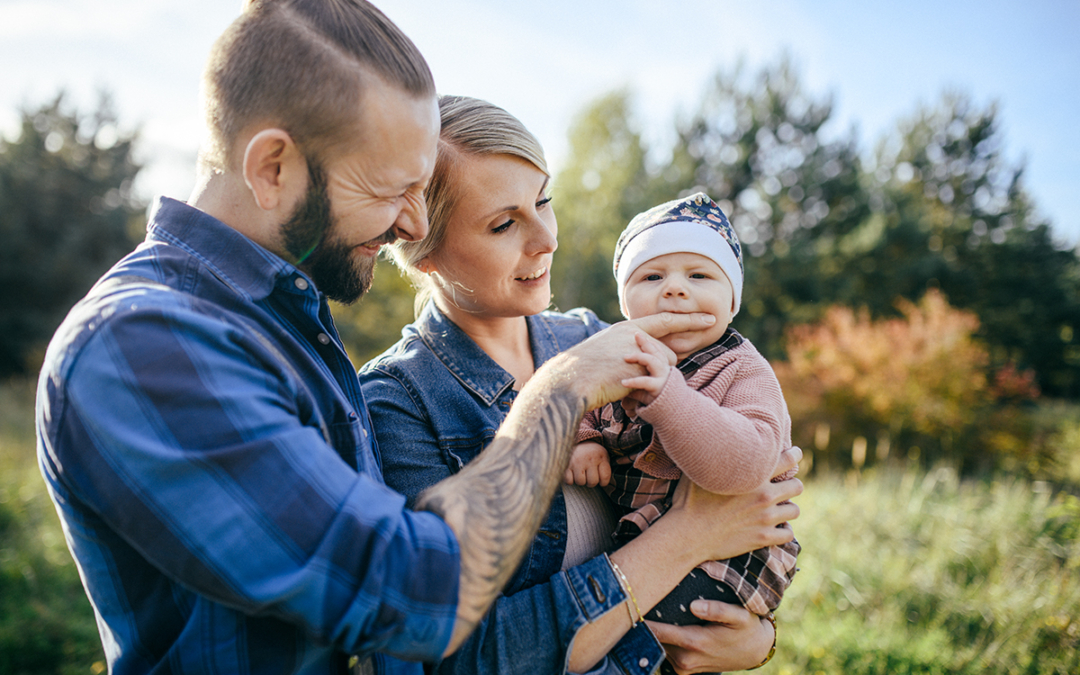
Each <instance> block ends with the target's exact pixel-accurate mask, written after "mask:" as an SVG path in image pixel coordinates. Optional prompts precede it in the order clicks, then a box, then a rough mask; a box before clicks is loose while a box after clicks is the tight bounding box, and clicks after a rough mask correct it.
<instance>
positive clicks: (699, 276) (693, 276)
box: [690, 272, 709, 279]
mask: <svg viewBox="0 0 1080 675" xmlns="http://www.w3.org/2000/svg"><path fill="white" fill-rule="evenodd" d="M690 278H691V279H708V278H709V275H707V274H705V273H704V272H694V273H693V274H691V275H690Z"/></svg>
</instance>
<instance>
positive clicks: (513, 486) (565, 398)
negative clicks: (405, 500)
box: [416, 386, 586, 648]
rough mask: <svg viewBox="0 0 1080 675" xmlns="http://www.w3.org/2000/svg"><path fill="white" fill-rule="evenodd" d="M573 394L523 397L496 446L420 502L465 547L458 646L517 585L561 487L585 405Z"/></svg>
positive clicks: (562, 390) (454, 643)
mask: <svg viewBox="0 0 1080 675" xmlns="http://www.w3.org/2000/svg"><path fill="white" fill-rule="evenodd" d="M571 389H572V387H565V386H563V387H556V388H554V389H553V390H550V391H547V392H545V393H544V395H542V396H530V397H527V398H526V397H519V398H518V401H517V403H518V404H521V405H515V406H514V407H513V408H512V410H511V413H510V415H509V416H508V417H507V419H506V421H505V422H504V423H503V425H502V427H501V428H500V430H499V433H498V435H496V437H495V440H494V441H492V443H491V445H489V446H488V447H487V448H486V449H485V450H484V452H483V453H481V455H480V456H479V457H477V458H476V459H475V460H473V461H472V462H471V463H470V464H469V465H468V466H466V467H465V468H464V469H463V470H462V471H461V472H459V473H457V474H455V475H453V476H451V477H450V478H447V479H445V480H443V481H441V482H439V483H437V484H435V485H433V486H432V487H430V488H428V489H427V490H426V491H425V492H424V493H423V494H421V495H420V497H419V499H418V500H417V504H416V508H417V509H420V510H426V511H432V512H434V513H436V514H438V515H439V516H441V517H442V518H443V519H444V520H446V522H447V523H449V524H450V526H451V527H452V528H453V529H454V531H455V534H456V535H457V537H458V542H459V545H460V548H461V586H460V591H459V594H458V596H459V602H458V610H457V623H456V624H455V628H454V637H453V638H451V647H452V648H453V647H456V646H457V644H460V642H459V640H464V638H465V637H466V636H468V634H469V633H471V632H472V630H473V629H474V628H475V627H476V625H477V624H478V623H479V622H480V620H481V619H482V618H483V617H484V614H485V613H486V612H487V610H488V608H489V607H490V606H491V603H492V602H494V601H495V598H496V597H497V596H498V595H499V593H500V592H501V591H502V589H503V586H505V585H506V583H507V582H508V581H509V580H510V576H511V574H513V572H514V570H515V569H516V568H517V566H518V563H519V562H521V558H522V557H523V556H524V555H525V552H526V551H527V550H528V548H529V545H530V543H531V542H532V539H533V537H534V536H535V535H536V531H537V529H538V528H539V527H540V523H541V522H542V521H543V518H544V516H545V515H546V514H547V510H548V507H549V506H550V503H551V497H552V495H553V494H554V493H555V490H556V489H557V488H558V486H559V485H560V484H561V480H562V475H563V472H564V471H565V470H566V466H567V463H568V462H569V458H570V452H571V450H572V448H573V446H574V435H575V433H576V431H577V427H578V424H579V423H580V421H581V417H582V415H584V413H585V405H586V401H585V399H584V398H582V397H578V396H575V395H574V394H573V393H572V392H571ZM523 398H525V400H523Z"/></svg>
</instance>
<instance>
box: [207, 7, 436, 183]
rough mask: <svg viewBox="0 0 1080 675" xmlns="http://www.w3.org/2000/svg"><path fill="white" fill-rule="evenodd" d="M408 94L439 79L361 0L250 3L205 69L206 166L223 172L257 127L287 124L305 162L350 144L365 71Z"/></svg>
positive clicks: (424, 91) (429, 91) (426, 90)
mask: <svg viewBox="0 0 1080 675" xmlns="http://www.w3.org/2000/svg"><path fill="white" fill-rule="evenodd" d="M371 74H374V75H377V76H378V77H380V78H382V79H383V80H384V81H385V82H387V83H388V84H391V85H395V86H397V87H400V88H401V89H402V90H404V91H406V92H408V93H410V94H413V95H414V96H418V97H419V96H434V95H435V83H434V80H433V79H432V77H431V71H430V70H429V69H428V65H427V62H426V61H425V60H424V57H423V56H422V55H421V54H420V51H419V50H418V49H417V48H416V45H414V44H413V43H412V41H411V40H410V39H409V38H408V37H406V36H405V34H404V33H402V32H401V30H400V29H399V28H398V27H397V26H395V25H394V24H393V23H392V22H391V21H390V20H389V19H387V18H386V16H385V15H383V13H382V12H380V11H379V10H378V9H376V8H375V7H374V6H373V5H371V4H370V3H368V2H366V1H365V0H251V1H249V2H247V3H246V4H245V7H244V11H243V13H242V14H241V16H240V17H239V18H237V19H236V21H234V22H233V24H232V25H231V26H229V28H228V29H227V30H226V31H225V33H223V34H222V35H221V37H220V38H218V40H217V42H215V43H214V47H213V49H212V50H211V52H210V58H209V60H208V61H207V64H206V70H205V72H204V73H203V106H204V111H205V114H206V123H207V127H208V130H209V139H208V141H207V143H206V145H205V146H204V147H203V149H202V152H201V153H200V161H201V162H202V163H203V165H204V168H207V169H210V170H226V169H228V168H230V167H233V166H235V165H236V163H237V162H238V161H239V159H240V158H237V157H232V156H231V154H232V153H233V152H234V151H235V149H234V148H233V147H232V146H233V144H234V143H235V141H236V139H237V137H238V135H239V134H240V133H241V132H242V131H244V130H245V129H247V128H249V127H250V126H251V125H253V124H266V125H267V126H268V127H269V126H273V127H278V128H281V129H284V130H285V131H286V132H288V133H289V135H290V136H291V137H292V139H293V141H295V142H296V144H297V145H298V146H299V147H300V148H301V150H302V152H303V153H304V154H305V156H307V157H309V158H318V159H320V160H321V159H325V158H327V155H328V153H331V152H334V151H335V149H336V150H338V151H340V150H343V149H345V148H347V147H349V145H350V144H351V143H352V142H354V141H355V140H356V139H355V136H356V135H357V132H358V130H359V127H358V122H359V115H358V112H359V109H360V97H361V94H362V88H363V81H362V80H363V78H364V77H365V75H367V76H370V75H371Z"/></svg>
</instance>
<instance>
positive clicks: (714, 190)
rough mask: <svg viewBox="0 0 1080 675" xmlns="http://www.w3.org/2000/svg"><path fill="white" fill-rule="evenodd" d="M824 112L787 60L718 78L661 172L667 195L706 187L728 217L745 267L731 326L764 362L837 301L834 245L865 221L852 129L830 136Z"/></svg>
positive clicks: (828, 108)
mask: <svg viewBox="0 0 1080 675" xmlns="http://www.w3.org/2000/svg"><path fill="white" fill-rule="evenodd" d="M831 115H832V103H831V101H830V100H829V99H827V98H826V99H821V100H815V99H814V98H813V97H811V96H809V95H808V94H807V93H806V92H804V91H803V89H802V87H801V85H800V83H799V81H798V78H797V76H796V73H795V72H794V69H793V67H792V66H791V64H790V62H789V61H788V60H787V59H783V60H781V61H780V62H779V63H778V64H777V65H775V66H771V67H766V68H764V69H762V70H761V71H760V72H758V73H756V74H753V75H749V74H747V73H746V72H745V70H744V69H743V68H742V67H741V66H740V67H738V68H736V69H735V70H734V71H733V72H731V73H725V72H720V73H718V74H717V75H716V77H715V78H714V80H713V82H712V84H711V86H710V87H709V89H708V90H707V92H706V94H705V97H704V99H703V102H702V104H701V106H700V109H699V111H698V112H697V113H696V114H695V115H693V116H692V117H691V118H690V119H689V120H688V121H685V122H683V123H682V124H680V125H679V127H678V143H677V145H676V146H675V148H674V150H673V152H672V157H671V160H670V162H669V164H668V166H666V167H665V168H664V169H663V170H662V171H661V172H660V174H659V178H658V180H660V181H663V182H664V183H666V184H667V185H669V186H670V188H669V190H668V191H669V192H671V193H676V192H677V193H678V194H687V193H689V192H692V191H695V190H699V189H700V190H704V191H705V192H707V193H708V194H709V196H711V197H712V198H713V199H714V200H716V201H717V202H719V203H720V206H721V208H722V209H723V210H724V212H725V213H726V214H727V215H728V218H729V219H730V220H731V224H732V225H733V226H734V227H735V230H736V232H737V233H738V235H739V238H740V240H741V242H742V244H743V247H744V256H745V266H746V283H745V285H744V287H743V288H744V290H743V306H744V308H745V309H744V311H743V312H741V313H740V315H739V316H738V317H737V318H736V326H737V327H738V329H739V330H740V331H741V332H743V333H744V334H746V336H747V337H749V338H751V339H752V340H753V341H754V342H755V343H756V344H757V345H758V347H759V348H760V349H761V350H762V351H763V352H764V353H765V354H766V355H767V356H773V357H775V356H779V355H780V353H781V345H780V343H781V338H782V335H783V331H784V327H785V326H786V325H788V324H789V323H792V322H806V321H810V320H813V319H815V318H817V317H818V316H819V315H820V312H821V311H822V310H823V308H824V307H825V305H827V304H828V303H829V302H830V301H831V300H832V299H833V297H834V296H835V295H836V292H837V289H836V286H837V284H839V283H842V279H841V278H840V272H841V268H840V267H839V266H838V265H836V261H835V256H836V255H837V251H838V248H839V245H840V242H841V241H843V240H844V239H845V238H846V237H848V236H850V235H851V234H852V233H853V232H855V231H856V230H857V229H858V226H859V224H860V223H861V222H862V221H863V220H864V219H865V218H866V216H867V214H868V206H867V197H866V194H865V191H864V190H863V188H862V185H861V183H860V175H861V167H860V162H859V156H858V148H857V145H856V140H855V135H854V132H849V133H848V134H847V135H846V136H844V137H842V138H839V139H830V138H829V137H828V135H827V134H826V133H825V131H824V127H825V125H826V123H827V122H828V121H829V118H830V117H831ZM674 196H676V194H672V195H671V197H674Z"/></svg>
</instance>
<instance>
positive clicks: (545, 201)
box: [491, 197, 551, 234]
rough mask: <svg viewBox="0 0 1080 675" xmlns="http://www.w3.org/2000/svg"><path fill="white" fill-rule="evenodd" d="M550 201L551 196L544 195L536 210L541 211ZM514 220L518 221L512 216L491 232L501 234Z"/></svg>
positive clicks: (537, 203)
mask: <svg viewBox="0 0 1080 675" xmlns="http://www.w3.org/2000/svg"><path fill="white" fill-rule="evenodd" d="M550 203H551V197H544V198H543V199H541V200H540V201H538V202H536V210H537V211H540V210H542V209H543V208H544V207H545V206H547V205H548V204H550ZM514 222H516V221H514V219H513V218H511V219H509V220H507V221H506V222H505V223H503V224H502V225H496V226H495V227H493V228H491V232H492V234H500V233H502V232H506V231H507V230H508V229H510V226H511V225H513V224H514Z"/></svg>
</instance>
